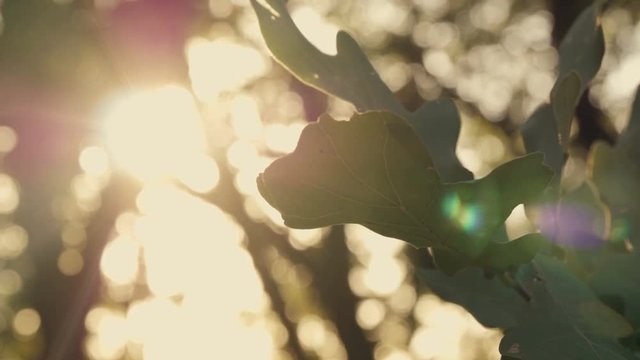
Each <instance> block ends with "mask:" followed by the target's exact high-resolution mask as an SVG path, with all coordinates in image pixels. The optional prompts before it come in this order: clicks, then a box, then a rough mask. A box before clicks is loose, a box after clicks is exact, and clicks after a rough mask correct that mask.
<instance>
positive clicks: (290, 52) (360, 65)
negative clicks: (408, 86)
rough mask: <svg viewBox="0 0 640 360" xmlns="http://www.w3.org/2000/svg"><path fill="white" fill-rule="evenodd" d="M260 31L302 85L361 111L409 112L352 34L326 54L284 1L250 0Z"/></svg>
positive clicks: (343, 36)
mask: <svg viewBox="0 0 640 360" xmlns="http://www.w3.org/2000/svg"><path fill="white" fill-rule="evenodd" d="M251 4H252V5H253V9H254V11H255V12H256V14H257V15H258V20H259V22H260V29H261V31H262V34H263V36H264V39H265V41H266V43H267V46H268V47H269V50H271V52H272V53H273V55H274V56H275V58H276V59H277V60H278V61H280V63H282V65H283V66H285V67H286V68H287V69H288V70H289V71H290V72H291V73H293V74H295V75H296V76H297V77H298V78H300V80H302V81H303V82H305V83H307V84H309V85H311V86H313V87H315V88H318V89H321V90H324V91H326V92H329V93H331V94H333V95H335V96H337V97H339V98H342V99H344V100H346V101H348V102H350V103H352V104H353V105H354V106H355V107H356V108H357V109H358V110H359V111H367V110H383V109H384V110H389V111H391V112H394V113H396V114H398V115H404V114H405V113H406V112H407V111H406V110H405V109H404V107H402V105H401V104H400V102H398V100H397V99H396V98H395V97H394V96H393V94H392V93H391V91H390V90H389V88H388V87H387V86H386V85H385V84H384V82H382V80H381V79H380V77H379V76H378V74H377V73H376V71H375V70H374V68H373V66H371V64H370V63H369V61H368V60H367V57H366V56H365V54H364V53H363V52H362V50H361V49H360V47H359V46H358V44H357V43H356V42H355V40H353V38H352V37H351V36H349V34H347V33H346V32H343V31H340V32H339V33H338V36H337V50H338V52H337V54H336V55H333V56H332V55H327V54H325V53H323V52H322V51H320V50H318V49H317V48H316V47H315V46H313V44H311V43H310V42H309V41H308V40H307V39H306V38H305V37H304V35H303V34H302V33H301V32H300V30H298V28H297V27H296V25H295V23H294V22H293V20H292V19H291V16H290V15H289V12H288V11H287V6H286V4H285V3H284V2H283V1H281V0H263V1H257V0H251Z"/></svg>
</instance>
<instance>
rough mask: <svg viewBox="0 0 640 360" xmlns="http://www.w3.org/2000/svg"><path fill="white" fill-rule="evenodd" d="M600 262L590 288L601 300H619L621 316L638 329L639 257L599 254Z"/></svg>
mask: <svg viewBox="0 0 640 360" xmlns="http://www.w3.org/2000/svg"><path fill="white" fill-rule="evenodd" d="M600 260H601V262H600V264H599V266H598V268H597V271H595V272H594V274H593V276H592V277H591V279H590V284H591V286H592V287H593V289H594V290H595V292H596V293H597V294H598V295H599V296H600V297H601V298H603V299H611V298H620V299H621V300H622V301H623V304H622V305H623V308H622V309H621V310H623V312H622V314H623V315H624V316H625V317H626V318H627V319H628V320H629V322H630V323H631V324H632V325H633V326H634V327H636V328H640V307H639V306H638V304H640V255H638V254H635V253H634V254H611V253H609V254H601V255H600Z"/></svg>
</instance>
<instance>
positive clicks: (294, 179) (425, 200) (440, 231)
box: [258, 112, 550, 257]
mask: <svg viewBox="0 0 640 360" xmlns="http://www.w3.org/2000/svg"><path fill="white" fill-rule="evenodd" d="M541 162H542V159H541V156H540V155H539V154H533V155H529V156H526V157H522V158H519V159H515V160H513V161H511V162H509V163H507V164H504V165H502V166H500V167H498V168H497V169H495V170H494V171H493V172H491V173H490V174H489V175H488V176H486V177H485V178H483V179H480V180H476V181H469V182H462V183H454V184H442V183H441V182H440V178H439V177H438V174H437V173H436V172H435V171H434V170H433V165H432V163H431V159H430V158H429V154H428V153H427V151H426V149H425V148H424V146H423V145H422V142H421V141H420V139H419V137H418V135H417V134H416V133H415V131H414V129H413V128H412V127H411V126H410V125H409V124H408V123H407V122H405V121H404V120H403V119H401V118H399V117H397V116H395V115H394V114H391V113H387V112H368V113H364V114H356V115H354V116H353V117H352V118H351V120H350V121H336V120H333V119H331V118H330V117H328V116H324V117H321V118H320V120H319V121H318V122H317V123H314V124H310V125H307V127H306V128H305V129H304V130H303V132H302V134H301V136H300V141H299V143H298V146H297V148H296V150H295V151H294V152H293V153H292V154H290V155H288V156H285V157H283V158H281V159H278V160H276V161H275V162H273V163H272V164H271V165H270V166H269V167H268V168H267V169H266V170H265V171H264V173H262V174H260V176H259V177H258V187H259V190H260V193H261V194H262V195H263V196H264V198H265V199H266V200H267V201H268V202H269V203H270V204H271V205H272V206H274V207H275V208H276V209H278V210H279V211H280V212H281V213H282V216H283V219H284V221H285V224H286V225H287V226H290V227H293V228H316V227H322V226H327V225H332V224H340V223H358V224H362V225H364V226H366V227H368V228H370V229H371V230H373V231H376V232H378V233H380V234H382V235H385V236H390V237H394V238H398V239H402V240H405V241H407V242H409V243H411V244H412V245H414V246H416V247H425V246H437V247H446V248H450V249H452V250H454V251H456V252H461V253H462V254H464V255H465V256H471V257H475V256H478V255H479V254H481V253H482V250H483V249H484V247H485V246H486V244H487V243H488V239H489V236H490V235H492V234H493V233H495V232H496V231H497V230H498V228H499V227H500V226H501V225H502V224H503V223H504V220H505V219H506V217H507V216H508V215H509V214H510V212H511V210H512V209H513V207H515V206H516V205H518V204H520V203H523V202H528V201H532V200H533V199H534V198H535V197H536V196H537V195H538V194H539V193H540V192H541V191H542V190H543V189H544V187H545V186H546V184H547V183H548V181H549V178H550V171H549V170H548V168H546V167H545V166H544V165H542V163H541ZM449 205H452V206H457V208H456V211H464V210H465V207H467V208H469V209H473V213H472V214H471V215H473V216H472V218H473V219H474V220H475V222H473V223H470V224H472V225H473V226H472V227H470V228H465V227H464V226H463V225H464V223H462V222H461V221H460V220H461V219H462V220H465V221H466V220H467V219H466V218H464V216H463V217H461V216H462V215H464V214H462V213H461V214H457V213H456V212H451V211H448V210H443V207H446V206H449Z"/></svg>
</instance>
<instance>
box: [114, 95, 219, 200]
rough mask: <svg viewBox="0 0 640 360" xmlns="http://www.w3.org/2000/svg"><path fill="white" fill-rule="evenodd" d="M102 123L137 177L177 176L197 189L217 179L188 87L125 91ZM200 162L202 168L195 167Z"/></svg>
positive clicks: (121, 161)
mask: <svg viewBox="0 0 640 360" xmlns="http://www.w3.org/2000/svg"><path fill="white" fill-rule="evenodd" d="M103 124H104V131H105V136H106V140H107V146H108V149H109V151H110V153H111V154H112V155H113V157H114V159H115V161H116V163H117V164H119V165H120V166H122V167H123V168H125V169H126V170H127V171H129V172H130V173H131V174H133V175H134V176H136V177H137V178H139V179H141V180H143V181H152V180H158V179H166V178H178V179H180V180H181V181H182V182H183V183H185V185H187V186H193V187H194V190H195V191H206V190H208V189H210V188H212V187H213V186H215V184H216V183H217V178H218V176H217V171H218V169H217V167H216V166H214V164H215V163H214V162H213V160H211V159H209V160H206V159H203V156H204V153H205V151H206V150H207V146H206V140H205V134H204V129H203V124H202V120H201V119H200V114H199V112H198V109H197V107H196V104H195V101H194V100H193V97H192V96H191V94H190V93H189V92H188V91H187V90H185V89H184V88H182V87H179V86H176V85H167V86H163V87H160V88H157V89H151V90H144V91H138V92H133V93H130V94H124V95H122V96H121V97H120V98H118V99H116V100H115V101H114V102H113V103H112V104H111V105H110V106H109V107H108V108H107V111H106V113H105V114H104V118H103ZM203 165H204V166H203ZM200 166H203V167H202V169H201V171H195V170H194V169H196V168H199V167H200Z"/></svg>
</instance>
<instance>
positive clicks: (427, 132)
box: [407, 99, 473, 182]
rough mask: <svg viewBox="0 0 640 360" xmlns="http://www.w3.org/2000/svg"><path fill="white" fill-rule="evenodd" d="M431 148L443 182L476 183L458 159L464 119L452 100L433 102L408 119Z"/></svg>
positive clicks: (423, 141) (424, 105) (429, 148)
mask: <svg viewBox="0 0 640 360" xmlns="http://www.w3.org/2000/svg"><path fill="white" fill-rule="evenodd" d="M407 119H408V120H409V122H410V123H411V125H413V127H414V128H415V129H416V132H417V133H418V135H419V136H420V139H421V140H422V143H423V144H425V145H426V146H427V149H428V150H429V154H431V157H432V159H433V162H434V164H435V165H436V169H437V170H438V173H439V174H440V177H441V178H442V180H443V181H446V182H453V181H464V180H471V179H473V175H472V174H471V172H469V170H467V169H465V168H464V167H462V165H461V164H460V162H459V161H458V157H457V156H456V142H457V139H458V135H459V134H460V115H459V113H458V108H456V105H455V103H454V102H453V100H451V99H442V100H436V101H429V102H427V103H425V104H423V105H422V106H421V107H420V108H419V109H418V110H417V111H416V112H414V113H413V114H411V115H409V117H408V118H407Z"/></svg>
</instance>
